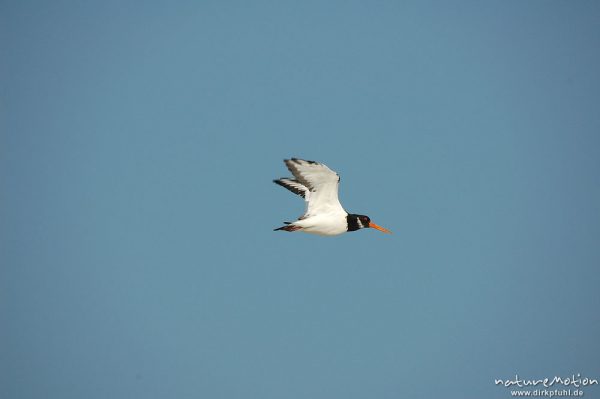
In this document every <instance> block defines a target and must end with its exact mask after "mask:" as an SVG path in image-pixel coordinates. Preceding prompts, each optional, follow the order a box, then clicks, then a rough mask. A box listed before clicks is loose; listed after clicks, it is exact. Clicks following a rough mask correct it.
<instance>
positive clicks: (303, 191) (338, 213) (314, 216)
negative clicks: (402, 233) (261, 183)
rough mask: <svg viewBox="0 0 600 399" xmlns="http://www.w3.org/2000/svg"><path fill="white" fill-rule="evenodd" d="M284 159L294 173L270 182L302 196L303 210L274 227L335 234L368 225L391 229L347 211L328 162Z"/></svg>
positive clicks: (336, 176)
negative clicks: (304, 204)
mask: <svg viewBox="0 0 600 399" xmlns="http://www.w3.org/2000/svg"><path fill="white" fill-rule="evenodd" d="M283 162H284V163H285V165H286V166H287V168H288V169H289V171H290V172H291V173H292V175H293V176H294V177H293V178H290V177H282V178H280V179H276V180H273V182H274V183H275V184H278V185H280V186H282V187H285V188H287V189H288V190H290V191H291V192H293V193H294V194H297V195H299V196H301V197H303V198H304V200H305V201H306V211H305V212H304V214H303V215H302V216H300V217H299V218H298V220H296V221H294V222H284V224H285V226H282V227H279V228H276V229H274V231H278V230H281V231H288V232H293V231H300V232H304V233H310V234H317V235H321V236H337V235H340V234H343V233H346V232H350V231H357V230H360V229H363V228H368V227H370V228H373V229H377V230H379V231H382V232H384V233H388V234H390V233H391V231H389V230H388V229H386V228H384V227H381V226H378V225H376V224H375V223H373V222H372V221H371V219H370V218H369V217H368V216H365V215H358V214H353V213H348V212H346V210H345V209H344V208H343V207H342V204H340V201H339V199H338V188H339V185H340V176H339V175H338V174H337V173H336V172H334V171H333V170H331V169H329V167H327V165H325V164H323V163H319V162H315V161H307V160H304V159H298V158H292V159H285V160H284V161H283Z"/></svg>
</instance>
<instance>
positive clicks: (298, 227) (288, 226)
mask: <svg viewBox="0 0 600 399" xmlns="http://www.w3.org/2000/svg"><path fill="white" fill-rule="evenodd" d="M283 223H285V224H287V226H282V227H279V228H277V229H273V231H277V230H284V231H296V230H300V229H301V228H302V227H300V226H294V225H293V224H291V223H290V222H283Z"/></svg>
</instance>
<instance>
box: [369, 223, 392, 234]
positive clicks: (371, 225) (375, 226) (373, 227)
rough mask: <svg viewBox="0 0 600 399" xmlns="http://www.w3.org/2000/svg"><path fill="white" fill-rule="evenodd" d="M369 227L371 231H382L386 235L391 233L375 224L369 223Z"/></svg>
mask: <svg viewBox="0 0 600 399" xmlns="http://www.w3.org/2000/svg"><path fill="white" fill-rule="evenodd" d="M369 227H370V228H372V229H377V230H379V231H383V232H384V233H388V234H392V232H391V231H389V230H388V229H386V228H384V227H381V226H377V225H376V224H375V223H373V222H369Z"/></svg>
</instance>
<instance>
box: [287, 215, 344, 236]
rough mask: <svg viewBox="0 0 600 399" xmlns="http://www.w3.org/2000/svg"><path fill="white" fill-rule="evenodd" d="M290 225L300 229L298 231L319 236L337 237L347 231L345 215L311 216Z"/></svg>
mask: <svg viewBox="0 0 600 399" xmlns="http://www.w3.org/2000/svg"><path fill="white" fill-rule="evenodd" d="M292 224H293V225H295V226H300V227H302V230H300V231H303V232H305V233H310V234H318V235H321V236H337V235H339V234H342V233H345V232H347V231H348V222H347V221H346V214H345V213H344V214H325V215H316V216H311V217H309V218H306V219H302V220H296V221H295V222H294V223H292Z"/></svg>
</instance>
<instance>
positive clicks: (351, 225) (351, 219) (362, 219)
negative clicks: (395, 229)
mask: <svg viewBox="0 0 600 399" xmlns="http://www.w3.org/2000/svg"><path fill="white" fill-rule="evenodd" d="M346 221H347V223H348V231H356V230H360V229H364V228H365V227H371V228H373V229H377V230H379V231H383V232H384V233H391V231H389V230H388V229H385V228H383V227H380V226H377V225H376V224H375V223H373V222H371V218H369V217H368V216H365V215H355V214H353V213H350V214H348V216H346Z"/></svg>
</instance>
